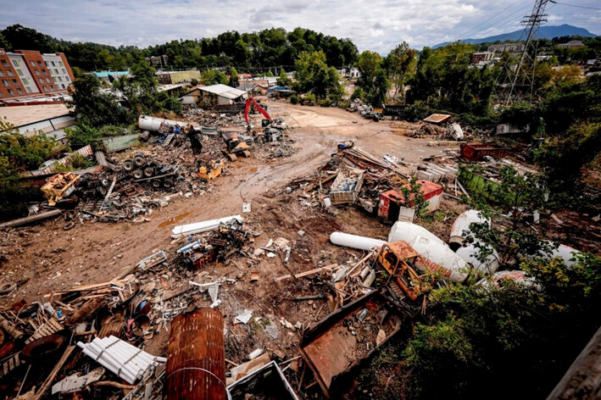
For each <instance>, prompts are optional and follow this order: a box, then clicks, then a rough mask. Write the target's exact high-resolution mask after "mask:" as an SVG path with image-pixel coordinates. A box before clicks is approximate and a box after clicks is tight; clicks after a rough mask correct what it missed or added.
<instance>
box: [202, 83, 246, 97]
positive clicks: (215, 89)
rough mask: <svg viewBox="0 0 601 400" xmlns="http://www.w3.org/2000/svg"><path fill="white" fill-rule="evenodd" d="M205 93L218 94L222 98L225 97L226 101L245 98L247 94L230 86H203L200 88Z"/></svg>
mask: <svg viewBox="0 0 601 400" xmlns="http://www.w3.org/2000/svg"><path fill="white" fill-rule="evenodd" d="M199 89H200V90H202V91H203V92H209V93H213V94H216V95H217V96H220V97H225V98H226V99H230V100H234V99H237V98H238V97H241V96H244V95H245V94H246V92H244V91H242V90H238V89H236V88H233V87H231V86H228V85H222V84H219V85H211V86H203V87H200V88H199Z"/></svg>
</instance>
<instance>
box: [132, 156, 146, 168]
mask: <svg viewBox="0 0 601 400" xmlns="http://www.w3.org/2000/svg"><path fill="white" fill-rule="evenodd" d="M134 165H135V166H136V167H138V168H141V167H143V166H145V165H146V158H145V157H144V156H143V155H141V154H137V155H135V156H134Z"/></svg>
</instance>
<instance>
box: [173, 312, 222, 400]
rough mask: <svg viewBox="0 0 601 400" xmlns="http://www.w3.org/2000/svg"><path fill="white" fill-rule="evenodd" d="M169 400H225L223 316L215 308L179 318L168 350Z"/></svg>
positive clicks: (174, 325) (175, 322) (174, 323)
mask: <svg viewBox="0 0 601 400" xmlns="http://www.w3.org/2000/svg"><path fill="white" fill-rule="evenodd" d="M167 355H168V357H167V370H166V374H167V375H166V376H167V399H168V400H226V399H227V393H226V386H225V347H224V343H223V316H222V315H221V313H220V312H219V311H217V310H214V309H212V308H199V309H197V310H195V311H194V312H191V313H184V314H180V315H178V316H177V317H176V318H175V319H174V320H173V323H172V325H171V337H170V338H169V346H168V349H167Z"/></svg>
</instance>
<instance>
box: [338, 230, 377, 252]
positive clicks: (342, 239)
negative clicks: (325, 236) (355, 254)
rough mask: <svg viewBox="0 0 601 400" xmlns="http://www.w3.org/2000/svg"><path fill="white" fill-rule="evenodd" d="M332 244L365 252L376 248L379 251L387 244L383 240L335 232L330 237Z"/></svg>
mask: <svg viewBox="0 0 601 400" xmlns="http://www.w3.org/2000/svg"><path fill="white" fill-rule="evenodd" d="M330 242H332V243H334V244H335V245H338V246H344V247H350V248H352V249H357V250H365V251H369V250H372V249H374V248H376V249H379V248H380V247H382V245H383V244H384V243H386V242H385V241H383V240H378V239H372V238H368V237H364V236H357V235H351V234H349V233H342V232H333V233H332V234H331V235H330Z"/></svg>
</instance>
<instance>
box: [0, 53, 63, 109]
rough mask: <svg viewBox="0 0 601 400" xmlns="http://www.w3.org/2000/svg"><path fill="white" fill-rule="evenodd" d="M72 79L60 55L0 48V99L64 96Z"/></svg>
mask: <svg viewBox="0 0 601 400" xmlns="http://www.w3.org/2000/svg"><path fill="white" fill-rule="evenodd" d="M73 78H74V77H73V71H72V70H71V67H70V66H69V63H68V61H67V59H66V58H65V55H64V54H62V53H57V54H41V53H40V52H39V51H33V50H17V51H15V52H14V53H8V52H6V51H4V49H0V100H7V99H11V98H16V97H25V96H36V95H37V96H40V95H44V96H46V95H55V94H60V93H66V90H67V88H68V87H69V85H70V84H71V83H72V82H73Z"/></svg>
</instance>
